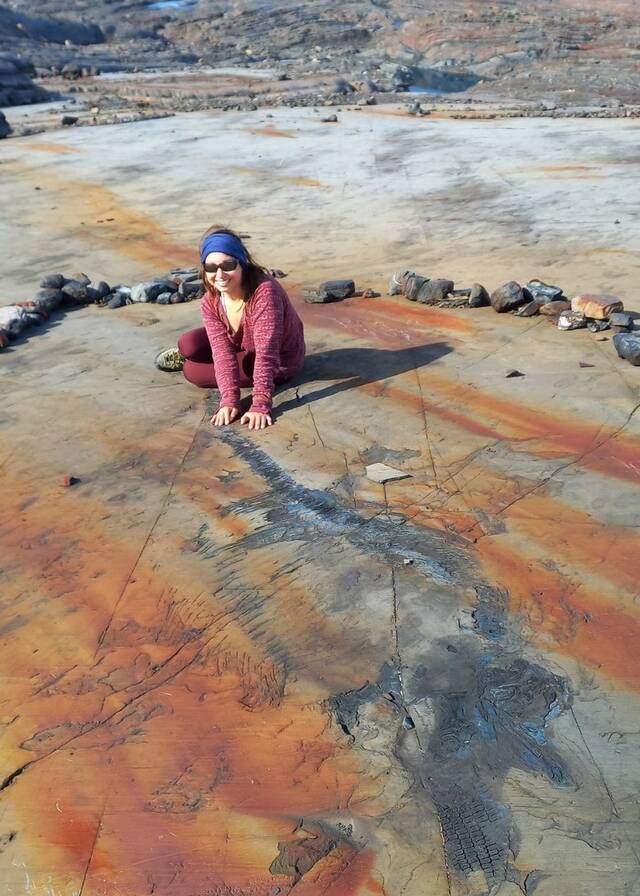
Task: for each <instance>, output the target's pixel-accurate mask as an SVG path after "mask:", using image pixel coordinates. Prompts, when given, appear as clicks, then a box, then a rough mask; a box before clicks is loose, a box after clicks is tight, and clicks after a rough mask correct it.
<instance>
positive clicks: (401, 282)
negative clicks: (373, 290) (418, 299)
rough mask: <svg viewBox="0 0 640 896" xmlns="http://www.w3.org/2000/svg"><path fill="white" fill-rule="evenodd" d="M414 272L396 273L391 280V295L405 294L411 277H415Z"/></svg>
mask: <svg viewBox="0 0 640 896" xmlns="http://www.w3.org/2000/svg"><path fill="white" fill-rule="evenodd" d="M415 276H416V275H415V273H414V272H413V271H396V273H395V274H393V276H392V277H391V280H389V295H390V296H399V295H402V294H403V293H404V292H405V285H406V282H407V280H408V279H409V278H410V277H415Z"/></svg>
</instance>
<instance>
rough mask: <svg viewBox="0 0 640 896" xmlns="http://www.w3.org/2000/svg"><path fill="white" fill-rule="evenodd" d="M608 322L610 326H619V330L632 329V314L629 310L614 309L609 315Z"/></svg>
mask: <svg viewBox="0 0 640 896" xmlns="http://www.w3.org/2000/svg"><path fill="white" fill-rule="evenodd" d="M609 323H610V324H611V326H612V327H619V328H620V329H621V330H632V329H633V314H632V313H631V311H614V312H613V314H610V315H609Z"/></svg>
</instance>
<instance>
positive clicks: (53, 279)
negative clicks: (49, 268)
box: [40, 274, 67, 289]
mask: <svg viewBox="0 0 640 896" xmlns="http://www.w3.org/2000/svg"><path fill="white" fill-rule="evenodd" d="M66 282H67V278H66V277H65V276H64V275H63V274H49V276H48V277H45V278H44V279H43V280H41V281H40V286H41V288H42V289H62V287H63V286H64V285H65V283H66Z"/></svg>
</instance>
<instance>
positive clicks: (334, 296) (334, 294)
mask: <svg viewBox="0 0 640 896" xmlns="http://www.w3.org/2000/svg"><path fill="white" fill-rule="evenodd" d="M355 291H356V285H355V283H354V282H353V280H325V282H324V283H321V284H320V289H319V292H321V293H322V292H324V293H326V294H327V296H328V297H329V299H330V300H334V301H337V300H339V299H348V298H349V296H352V295H353V294H354V292H355Z"/></svg>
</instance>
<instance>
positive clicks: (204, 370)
mask: <svg viewBox="0 0 640 896" xmlns="http://www.w3.org/2000/svg"><path fill="white" fill-rule="evenodd" d="M178 348H179V349H180V353H181V354H182V355H183V357H184V358H186V361H185V362H184V367H183V368H182V372H183V374H184V377H185V379H186V380H188V381H189V382H190V383H193V385H194V386H200V387H201V388H202V389H217V388H218V384H217V383H216V375H215V371H214V367H213V357H212V355H211V345H210V343H209V338H208V336H207V331H206V330H205V328H204V327H198V329H197V330H189V332H188V333H183V334H182V336H181V337H180V339H178ZM236 358H237V359H238V367H239V368H240V385H241V386H242V387H247V386H253V365H254V363H255V359H256V356H255V354H253V352H237V353H236Z"/></svg>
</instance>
